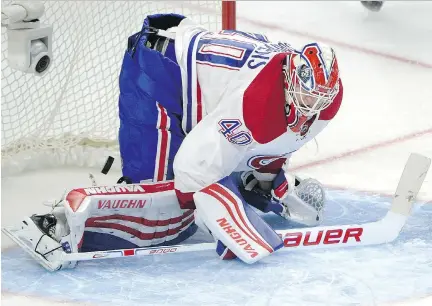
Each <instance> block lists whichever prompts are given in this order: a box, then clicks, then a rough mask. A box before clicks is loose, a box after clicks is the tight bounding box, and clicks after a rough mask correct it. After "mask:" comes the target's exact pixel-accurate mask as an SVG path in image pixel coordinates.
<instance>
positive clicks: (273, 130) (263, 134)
mask: <svg viewBox="0 0 432 306" xmlns="http://www.w3.org/2000/svg"><path fill="white" fill-rule="evenodd" d="M285 58H286V53H280V54H277V55H275V56H274V57H273V58H272V59H271V60H270V62H268V63H267V65H266V66H265V67H264V68H263V69H262V70H261V72H260V73H259V74H258V75H257V76H256V77H255V79H254V80H253V81H252V83H251V84H250V85H249V87H248V88H247V89H246V90H245V93H244V95H243V118H244V122H245V125H246V127H247V128H248V129H249V130H250V131H251V133H252V136H253V138H254V139H255V140H256V141H257V142H258V143H261V144H264V143H268V142H270V141H272V140H274V139H276V138H277V137H279V136H280V135H282V134H283V133H285V132H286V130H287V123H286V119H285V90H284V75H283V73H282V67H283V64H284V61H285Z"/></svg>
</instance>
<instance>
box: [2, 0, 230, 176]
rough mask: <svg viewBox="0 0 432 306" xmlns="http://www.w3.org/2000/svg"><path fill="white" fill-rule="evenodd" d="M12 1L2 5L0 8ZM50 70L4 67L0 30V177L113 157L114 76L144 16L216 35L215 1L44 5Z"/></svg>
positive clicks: (218, 25) (115, 150)
mask: <svg viewBox="0 0 432 306" xmlns="http://www.w3.org/2000/svg"><path fill="white" fill-rule="evenodd" d="M11 3H12V1H2V6H5V5H9V4H11ZM44 4H45V14H44V16H43V17H42V18H41V22H42V23H48V24H52V25H53V28H54V32H53V64H52V66H51V67H50V70H49V71H48V72H47V73H46V74H45V75H44V76H43V77H38V76H35V75H32V74H25V73H22V72H20V71H16V70H13V69H11V68H10V67H9V66H8V62H7V47H8V45H7V35H6V29H5V28H3V27H2V45H1V47H2V83H1V87H2V139H1V141H2V142H1V145H2V172H3V174H2V176H5V175H10V174H14V173H17V172H22V171H24V170H30V169H40V168H46V167H52V166H59V165H74V166H84V165H85V166H90V167H91V166H98V167H99V166H100V165H102V164H103V162H104V161H105V159H106V157H107V156H108V155H114V156H115V155H116V154H118V145H117V132H118V126H119V121H118V110H117V103H118V94H119V89H118V75H119V72H120V67H121V62H122V58H123V55H124V51H125V48H126V44H127V38H128V36H130V35H131V34H133V33H135V32H138V31H139V30H140V29H141V26H142V22H143V20H144V18H145V17H146V15H148V14H153V13H170V12H175V13H180V14H183V15H185V16H187V17H189V18H192V19H194V20H195V21H197V22H199V23H201V24H202V25H204V26H206V27H208V28H209V29H211V30H217V29H221V26H222V25H221V21H222V19H221V18H222V14H221V13H222V4H221V1H189V2H186V1H172V2H167V1H44Z"/></svg>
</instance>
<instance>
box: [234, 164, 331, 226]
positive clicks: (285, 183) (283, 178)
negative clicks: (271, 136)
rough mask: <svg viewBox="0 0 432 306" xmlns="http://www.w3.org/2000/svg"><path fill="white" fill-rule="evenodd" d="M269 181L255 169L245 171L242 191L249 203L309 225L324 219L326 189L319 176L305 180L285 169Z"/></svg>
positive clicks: (242, 178) (242, 179)
mask: <svg viewBox="0 0 432 306" xmlns="http://www.w3.org/2000/svg"><path fill="white" fill-rule="evenodd" d="M269 183H270V182H262V181H259V180H257V179H256V177H255V175H254V173H253V171H249V172H244V173H242V174H241V186H240V192H241V194H242V195H243V197H244V198H245V200H246V201H247V202H248V203H250V204H251V205H252V206H254V207H255V208H257V209H259V210H261V211H262V212H265V213H267V212H270V211H272V212H274V213H275V214H278V215H279V216H281V217H283V218H285V219H287V220H291V221H294V222H297V223H301V224H304V225H307V226H315V225H318V224H320V223H321V221H322V214H323V210H324V203H325V192H324V189H323V187H322V185H321V184H320V183H319V182H318V181H317V180H315V179H311V178H308V179H304V180H302V179H300V178H299V177H294V176H292V175H290V174H289V173H286V172H285V171H284V170H281V171H280V172H279V173H278V174H277V175H276V177H275V178H274V180H273V181H272V182H271V185H270V184H269ZM269 186H271V187H270V188H269Z"/></svg>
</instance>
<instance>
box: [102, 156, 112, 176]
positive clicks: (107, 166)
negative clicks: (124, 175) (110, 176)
mask: <svg viewBox="0 0 432 306" xmlns="http://www.w3.org/2000/svg"><path fill="white" fill-rule="evenodd" d="M113 162H114V157H112V156H108V158H107V161H106V162H105V166H104V167H103V168H102V171H101V172H102V173H103V174H107V173H108V171H109V170H110V169H111V166H112V164H113Z"/></svg>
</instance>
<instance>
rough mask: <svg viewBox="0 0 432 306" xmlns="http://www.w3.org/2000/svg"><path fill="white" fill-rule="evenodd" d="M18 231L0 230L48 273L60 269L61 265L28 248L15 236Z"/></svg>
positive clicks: (27, 244) (27, 245) (25, 243)
mask: <svg viewBox="0 0 432 306" xmlns="http://www.w3.org/2000/svg"><path fill="white" fill-rule="evenodd" d="M17 231H18V230H16V229H15V230H14V229H8V228H5V227H4V228H2V232H3V233H4V234H5V235H6V236H8V237H9V238H10V239H12V241H14V242H15V243H16V244H18V245H19V246H20V247H21V248H22V249H23V250H24V251H25V252H26V253H27V254H29V255H30V256H31V257H33V259H34V260H36V261H37V262H38V263H39V264H40V265H41V266H42V267H44V268H45V269H47V270H48V271H51V272H54V271H57V270H60V269H61V267H62V266H61V264H58V263H51V262H49V261H48V260H46V259H45V258H44V257H43V256H42V255H40V254H38V253H36V252H35V251H34V250H33V248H32V247H30V246H29V243H28V242H26V241H25V240H22V239H21V238H20V237H19V236H18V235H16V234H15V232H17Z"/></svg>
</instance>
